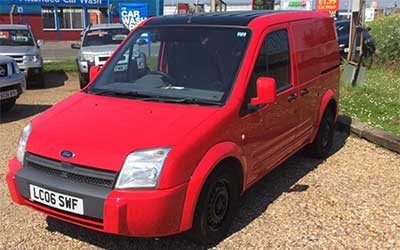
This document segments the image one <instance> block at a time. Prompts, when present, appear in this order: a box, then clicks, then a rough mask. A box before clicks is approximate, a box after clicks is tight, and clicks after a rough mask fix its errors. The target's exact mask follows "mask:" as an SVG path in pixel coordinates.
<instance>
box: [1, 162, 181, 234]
mask: <svg viewBox="0 0 400 250" xmlns="http://www.w3.org/2000/svg"><path fill="white" fill-rule="evenodd" d="M30 171H31V172H29V173H28V172H27V171H26V170H24V168H23V167H22V166H21V164H20V163H19V162H18V161H17V160H16V158H14V159H12V160H11V161H10V163H9V172H8V174H7V177H6V179H7V184H8V188H9V191H10V194H11V197H12V199H13V201H14V202H15V203H17V204H20V205H27V206H30V207H32V208H33V209H35V210H38V211H40V212H43V213H45V214H47V215H49V216H51V217H55V218H57V219H60V220H63V221H67V222H70V223H73V224H76V225H80V226H83V227H86V228H90V229H94V230H98V231H102V232H106V233H112V234H119V235H125V236H137V237H159V236H166V235H172V234H176V233H179V232H180V231H179V230H180V222H181V216H182V210H183V203H184V199H185V193H186V188H187V184H186V183H185V184H182V185H179V186H176V187H173V188H169V189H163V190H106V189H101V188H100V189H99V188H98V187H96V188H94V187H93V186H92V187H90V185H89V184H85V185H83V184H82V183H81V184H79V185H78V184H77V183H76V182H74V181H72V180H65V179H63V178H61V177H55V176H47V175H45V174H43V173H41V174H38V173H34V172H32V170H30ZM51 179H52V180H51ZM43 180H46V181H43ZM29 184H34V185H37V186H41V187H44V188H47V189H50V190H54V191H56V192H60V193H64V194H68V195H72V196H75V197H80V198H83V199H84V205H85V206H86V207H87V210H86V209H85V214H84V215H82V216H81V215H77V214H72V213H69V212H65V211H62V210H58V209H54V208H51V207H49V206H46V205H43V204H40V203H37V202H34V201H31V200H30V199H29V189H27V188H29ZM88 185H89V186H88ZM85 197H86V198H85ZM85 199H86V201H85ZM87 199H89V200H90V201H88V200H87ZM86 211H87V212H86Z"/></svg>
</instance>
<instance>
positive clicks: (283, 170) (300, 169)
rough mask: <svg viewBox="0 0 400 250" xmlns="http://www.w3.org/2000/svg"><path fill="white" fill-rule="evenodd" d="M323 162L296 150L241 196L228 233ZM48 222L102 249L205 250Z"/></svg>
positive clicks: (342, 137)
mask: <svg viewBox="0 0 400 250" xmlns="http://www.w3.org/2000/svg"><path fill="white" fill-rule="evenodd" d="M348 136H349V133H346V132H338V133H336V137H335V144H334V147H333V150H332V155H333V154H335V153H336V152H337V151H339V150H340V149H341V148H342V147H343V146H344V144H345V142H346V139H347V137H348ZM322 162H323V161H322V160H316V159H312V158H308V157H306V156H304V154H303V153H302V152H299V153H297V154H296V155H294V156H293V157H291V158H290V159H289V160H287V161H286V162H285V163H283V164H282V165H281V166H280V167H279V168H277V169H276V170H274V171H272V172H271V173H270V174H268V175H267V176H266V177H264V178H263V179H261V180H260V181H259V182H258V183H257V184H256V185H254V186H253V187H252V188H250V189H249V190H248V191H247V192H246V193H245V195H244V196H243V199H242V203H241V208H240V209H239V213H238V215H237V217H236V219H235V221H234V223H233V226H232V227H231V230H230V232H229V235H232V234H234V233H236V232H238V231H240V230H241V229H242V228H244V227H246V226H247V225H248V224H250V223H251V222H252V221H253V220H255V219H256V218H257V217H259V216H260V215H261V214H262V213H264V212H265V211H266V210H267V209H268V206H269V205H270V204H271V203H272V202H273V201H275V200H276V199H277V198H278V197H279V196H280V195H282V194H283V193H290V192H305V191H307V189H308V187H309V186H308V185H300V184H296V183H297V182H298V180H299V179H301V178H303V177H304V176H305V175H307V174H308V173H309V172H311V171H313V170H314V169H316V168H317V167H318V166H319V165H320V164H321V163H322ZM47 224H48V227H47V229H48V230H49V231H52V232H53V231H56V232H60V233H62V234H65V235H68V236H70V237H72V238H74V239H78V240H80V241H84V242H87V243H89V244H92V245H95V246H97V247H100V248H103V249H115V250H117V249H120V250H122V249H160V250H167V249H174V250H176V249H182V250H185V249H196V250H197V249H207V248H205V247H201V246H197V245H194V244H193V243H191V242H189V241H187V240H186V239H185V238H184V236H182V235H177V236H170V237H165V238H160V239H141V238H128V237H122V236H115V235H109V234H105V233H100V232H95V231H92V230H89V229H85V228H82V227H78V226H74V225H71V224H69V223H65V222H62V221H59V220H57V219H53V218H50V217H47Z"/></svg>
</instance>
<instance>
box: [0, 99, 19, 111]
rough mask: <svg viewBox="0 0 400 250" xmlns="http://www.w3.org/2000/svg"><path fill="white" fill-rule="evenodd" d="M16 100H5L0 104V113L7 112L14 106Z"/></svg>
mask: <svg viewBox="0 0 400 250" xmlns="http://www.w3.org/2000/svg"><path fill="white" fill-rule="evenodd" d="M16 100H17V99H16V98H12V99H6V100H3V101H1V102H0V112H1V113H5V112H8V111H9V110H10V109H12V107H14V105H15V101H16Z"/></svg>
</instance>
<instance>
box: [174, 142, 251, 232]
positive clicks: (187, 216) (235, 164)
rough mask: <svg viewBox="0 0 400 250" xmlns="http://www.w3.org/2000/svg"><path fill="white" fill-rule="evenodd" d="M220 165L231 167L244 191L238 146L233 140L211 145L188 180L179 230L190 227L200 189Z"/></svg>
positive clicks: (240, 154)
mask: <svg viewBox="0 0 400 250" xmlns="http://www.w3.org/2000/svg"><path fill="white" fill-rule="evenodd" d="M222 165H225V166H229V167H232V168H233V170H234V171H235V174H237V175H238V177H239V178H240V185H241V190H242V192H243V191H244V183H246V182H245V177H246V163H245V159H244V158H243V156H242V150H241V149H240V147H239V146H238V145H236V144H235V143H233V142H223V143H219V144H217V145H215V146H213V147H212V148H211V149H210V150H208V151H207V153H206V154H205V155H204V156H203V158H202V159H201V160H200V162H199V164H198V165H197V166H196V169H195V170H194V172H193V174H192V176H191V178H190V180H189V183H188V187H187V190H186V196H185V202H184V206H183V211H182V218H181V225H180V231H187V230H189V229H190V228H191V227H192V223H193V219H194V213H195V209H196V205H197V202H198V198H199V196H200V193H201V190H202V189H203V186H204V184H205V182H206V181H207V179H208V177H209V176H210V175H211V173H212V172H213V171H214V170H215V169H216V168H218V167H219V166H222Z"/></svg>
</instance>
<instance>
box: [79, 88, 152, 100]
mask: <svg viewBox="0 0 400 250" xmlns="http://www.w3.org/2000/svg"><path fill="white" fill-rule="evenodd" d="M86 93H89V94H94V95H103V96H124V97H138V98H158V96H153V95H147V94H143V93H140V92H137V91H115V90H109V89H102V90H99V91H89V90H86Z"/></svg>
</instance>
